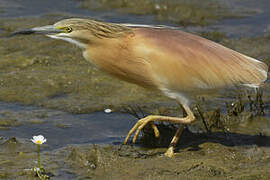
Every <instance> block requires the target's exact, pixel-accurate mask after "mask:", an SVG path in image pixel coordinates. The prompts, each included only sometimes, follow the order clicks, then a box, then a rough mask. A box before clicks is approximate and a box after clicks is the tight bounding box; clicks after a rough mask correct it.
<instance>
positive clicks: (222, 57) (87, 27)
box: [14, 18, 268, 157]
mask: <svg viewBox="0 0 270 180" xmlns="http://www.w3.org/2000/svg"><path fill="white" fill-rule="evenodd" d="M33 33H41V34H46V35H47V36H48V37H51V38H54V39H62V40H65V41H68V42H70V43H73V44H76V45H77V46H79V47H80V48H81V49H82V51H83V57H84V58H85V59H86V60H87V61H89V62H91V63H93V64H94V65H96V66H97V67H98V68H100V69H101V70H103V71H106V72H108V73H109V74H111V75H113V76H116V77H118V78H120V79H122V80H125V81H128V82H131V83H135V84H137V85H140V86H142V87H145V88H149V89H154V90H159V91H161V92H163V93H164V95H165V96H168V97H170V98H172V99H175V100H176V101H178V102H179V103H180V104H181V105H182V106H183V108H184V110H185V111H186V114H187V116H186V117H183V118H179V117H169V116H159V115H149V116H147V117H145V118H143V119H140V120H139V121H138V122H137V123H136V124H135V125H134V126H133V128H132V129H131V130H130V131H129V133H128V135H127V137H126V139H125V141H124V144H126V143H127V142H128V140H129V138H130V137H131V135H132V134H134V136H133V143H135V141H136V139H137V137H138V135H139V133H140V131H141V130H142V129H143V127H145V126H146V125H147V124H150V125H151V126H152V128H153V130H154V132H155V136H156V137H158V136H159V131H158V128H157V126H156V125H155V124H154V121H167V122H173V123H178V124H190V123H192V122H194V120H195V116H194V114H193V113H192V111H191V109H190V107H189V106H190V99H191V97H192V96H193V95H200V94H203V93H205V92H209V91H216V90H218V89H221V88H224V87H233V86H237V85H244V86H251V87H259V86H260V84H262V83H263V82H264V81H265V80H266V79H267V72H268V66H267V65H266V64H264V63H263V62H260V61H258V60H256V59H254V58H251V57H248V56H246V55H243V54H240V53H238V52H236V51H233V50H231V49H229V48H226V47H224V46H222V45H220V44H217V43H215V42H212V41H210V40H207V39H204V38H202V37H199V36H196V35H193V34H190V33H187V32H183V31H180V30H176V29H172V28H167V27H154V26H148V25H132V24H114V23H105V22H99V21H94V20H90V19H79V18H71V19H65V20H61V21H59V22H57V23H55V24H54V25H48V26H43V27H36V28H32V29H29V30H24V31H18V32H16V33H14V34H33ZM182 130H183V126H180V127H179V129H178V130H177V132H176V134H175V136H174V137H173V139H172V140H171V143H170V146H169V148H168V150H167V152H166V153H165V155H167V156H169V157H172V156H173V155H174V148H175V145H176V143H177V142H178V140H179V137H180V135H181V133H182Z"/></svg>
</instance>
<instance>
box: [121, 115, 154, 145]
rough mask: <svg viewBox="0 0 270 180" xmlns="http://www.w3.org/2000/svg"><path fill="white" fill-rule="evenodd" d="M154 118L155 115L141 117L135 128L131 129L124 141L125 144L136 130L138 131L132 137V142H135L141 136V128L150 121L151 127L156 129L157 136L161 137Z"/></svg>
mask: <svg viewBox="0 0 270 180" xmlns="http://www.w3.org/2000/svg"><path fill="white" fill-rule="evenodd" d="M153 120H154V117H153V116H147V117H145V118H143V119H140V120H139V121H138V122H137V123H136V124H135V125H134V126H133V128H132V129H131V130H130V131H129V133H128V135H127V137H126V139H125V141H124V144H126V143H127V142H128V140H129V138H130V136H131V135H132V134H133V133H134V132H135V130H136V133H135V135H134V137H133V139H132V143H135V142H136V140H137V137H138V136H139V134H140V132H141V130H142V129H143V128H144V127H145V126H146V125H147V124H148V123H151V127H152V128H153V130H154V133H155V137H159V131H158V128H157V126H156V125H155V124H154V122H153Z"/></svg>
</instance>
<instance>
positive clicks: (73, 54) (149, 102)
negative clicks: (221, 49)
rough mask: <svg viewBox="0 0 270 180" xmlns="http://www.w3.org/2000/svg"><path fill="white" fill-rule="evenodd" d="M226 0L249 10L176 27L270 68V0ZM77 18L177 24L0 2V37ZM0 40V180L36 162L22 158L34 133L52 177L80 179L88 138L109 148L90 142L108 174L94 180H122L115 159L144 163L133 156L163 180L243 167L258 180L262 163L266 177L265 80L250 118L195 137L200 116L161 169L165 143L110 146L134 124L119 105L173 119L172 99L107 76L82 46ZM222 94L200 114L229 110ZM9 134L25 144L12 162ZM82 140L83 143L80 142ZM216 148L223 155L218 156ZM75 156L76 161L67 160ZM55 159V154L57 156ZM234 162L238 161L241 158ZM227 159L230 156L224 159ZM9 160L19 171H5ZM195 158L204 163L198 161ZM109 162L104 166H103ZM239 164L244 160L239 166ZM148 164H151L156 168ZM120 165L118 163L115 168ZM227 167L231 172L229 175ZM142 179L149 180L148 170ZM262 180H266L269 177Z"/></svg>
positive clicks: (63, 6) (39, 2)
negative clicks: (258, 110) (258, 112)
mask: <svg viewBox="0 0 270 180" xmlns="http://www.w3.org/2000/svg"><path fill="white" fill-rule="evenodd" d="M227 3H228V4H229V5H231V7H233V9H234V10H235V11H241V12H243V14H247V16H245V17H243V18H227V19H223V20H220V21H218V22H217V23H213V24H210V25H208V26H203V27H201V26H187V27H182V26H180V29H183V30H186V31H191V32H194V33H198V34H199V33H201V32H211V31H214V32H221V33H224V34H225V35H224V37H223V36H221V37H220V36H218V37H216V36H215V35H213V37H214V38H217V39H218V41H220V42H221V43H222V44H224V45H226V46H228V47H231V48H233V49H236V50H238V51H240V52H243V53H246V54H248V55H250V56H253V57H256V58H259V59H261V60H264V61H265V62H267V63H268V64H269V62H270V54H269V52H270V49H269V48H270V40H269V37H267V36H269V31H270V26H269V24H270V3H267V0H260V1H256V3H255V1H252V0H245V1H240V0H230V1H228V2H227ZM239 9H240V10H239ZM74 16H76V17H77V16H78V17H91V18H95V19H100V20H104V21H111V22H121V23H138V24H165V25H171V26H177V27H178V26H179V25H178V24H176V23H172V22H170V21H158V20H157V19H156V17H155V15H151V14H149V15H134V14H125V13H120V12H117V11H114V10H112V11H110V10H106V11H105V10H100V11H92V10H89V9H83V8H80V2H79V1H75V0H61V1H55V0H46V1H43V0H23V1H22V0H1V2H0V37H2V36H1V34H4V35H6V34H8V33H10V31H14V30H18V29H23V28H24V27H29V26H30V27H31V26H36V25H44V24H46V23H53V22H55V21H56V20H58V19H62V18H66V17H74ZM210 36H211V34H210ZM211 37H212V36H211ZM214 40H215V39H214ZM0 43H1V47H0V53H1V55H0V74H1V77H0V99H1V101H2V102H0V145H1V146H0V149H1V148H2V147H3V148H2V149H1V150H0V160H1V162H3V164H2V163H0V179H1V178H7V179H10V178H11V177H13V178H15V177H16V178H17V179H20V178H18V177H19V175H18V176H14V175H11V174H12V173H15V174H20V173H22V171H23V169H25V168H31V167H33V166H34V165H35V164H34V163H31V162H32V161H31V162H30V161H29V159H33V157H35V154H34V151H35V147H34V146H33V145H32V144H31V142H30V138H31V137H32V136H33V135H38V134H42V135H44V136H45V137H46V138H47V139H48V141H47V143H46V144H45V145H44V147H43V149H42V150H44V151H45V152H44V153H43V157H44V160H45V162H46V163H47V164H46V163H45V164H46V165H47V168H48V171H50V172H53V173H54V175H55V178H54V179H74V178H84V177H86V175H85V172H86V170H87V172H88V171H91V168H90V170H89V166H86V165H85V166H84V165H82V164H83V163H85V161H86V162H87V163H88V161H91V158H90V160H89V157H88V156H86V157H85V156H84V154H88V153H90V155H91V153H92V152H91V150H89V149H88V148H89V147H90V149H93V147H92V146H88V145H89V144H106V145H108V144H109V145H111V144H113V145H115V146H113V147H110V146H109V148H108V147H106V145H105V147H106V148H107V149H106V148H104V147H103V146H100V147H98V148H97V149H98V151H100V154H101V155H100V154H99V155H98V157H99V158H101V160H100V163H101V165H100V166H99V167H102V168H104V169H106V168H107V169H110V170H111V171H109V172H107V173H102V172H100V171H96V172H95V173H96V174H95V173H93V174H94V175H93V177H94V178H95V179H102V176H100V175H101V174H104V175H105V176H106V177H110V175H113V177H117V174H118V173H119V172H120V173H119V176H120V175H122V176H121V177H117V178H115V179H119V178H124V179H125V177H127V176H126V175H125V174H123V172H122V171H121V169H120V170H119V169H115V167H118V164H117V163H118V162H121V163H127V162H129V161H128V160H130V161H131V162H133V163H134V164H136V163H137V166H136V168H138V169H141V167H142V164H140V163H138V161H136V160H137V158H140V159H144V160H143V165H144V163H145V164H146V165H147V166H148V167H149V169H148V170H147V169H146V170H145V171H144V173H142V174H144V175H145V174H151V172H152V169H155V168H157V169H159V170H160V172H163V173H160V174H158V175H160V177H161V178H160V179H162V178H163V179H168V178H169V179H170V178H173V177H178V178H187V177H189V175H190V174H189V172H195V175H194V176H192V177H193V178H198V177H199V178H201V179H204V178H206V179H207V177H208V175H209V173H210V174H211V177H213V178H217V177H219V178H220V177H222V176H220V174H222V173H224V174H225V175H226V177H230V176H233V175H236V176H235V177H239V178H241V177H244V175H246V172H247V171H250V177H256V178H257V177H260V176H259V175H258V174H260V173H261V172H260V170H259V169H260V168H261V169H263V170H262V172H263V173H261V174H266V173H265V172H266V171H267V169H268V170H269V169H270V167H269V166H268V165H265V166H262V164H267V162H269V157H270V151H269V143H263V141H267V142H268V141H269V136H270V130H269V129H270V118H269V117H270V116H269V115H270V114H269V110H270V108H269V107H270V106H269V102H270V96H269V92H270V91H269V83H267V84H266V86H265V87H264V90H265V91H264V96H263V100H264V102H265V105H266V108H265V116H263V117H257V116H253V115H252V114H254V113H249V112H244V113H242V114H241V115H239V116H237V117H233V118H229V120H228V122H226V123H228V124H229V125H228V126H226V128H229V129H225V130H226V131H227V130H228V131H230V132H231V133H228V132H227V134H225V135H224V134H223V135H220V134H219V133H216V134H215V133H214V134H213V135H210V136H205V135H197V133H198V132H202V130H204V127H203V126H202V124H201V121H200V124H197V125H195V126H194V127H193V126H191V127H189V128H188V129H189V130H190V131H192V132H193V133H194V134H188V135H186V136H184V138H183V141H181V142H182V143H183V144H181V145H180V147H179V149H180V150H179V151H180V153H179V155H178V156H179V157H180V159H181V160H179V159H177V158H176V159H175V160H173V161H170V162H169V163H168V164H170V165H168V167H164V162H166V161H167V159H164V157H160V155H161V154H162V153H163V152H164V151H165V149H164V148H163V149H158V148H157V149H153V150H152V149H151V150H150V152H149V151H145V150H144V149H136V148H138V147H135V150H134V149H132V148H133V147H132V148H131V147H129V146H127V147H125V148H127V149H125V148H124V150H119V149H117V148H118V145H119V144H121V143H122V141H123V139H124V137H125V135H126V134H127V132H128V131H129V129H130V128H131V127H132V125H134V124H135V122H136V121H137V119H136V118H135V117H134V116H132V115H130V114H127V113H120V110H122V109H123V107H128V106H129V105H132V106H136V105H139V106H140V107H141V108H142V109H143V110H144V111H146V112H147V113H149V112H155V113H157V112H156V111H158V113H160V112H161V113H163V114H164V113H165V114H166V113H168V112H169V113H168V114H173V115H179V114H180V113H179V112H178V109H179V108H178V107H177V104H176V103H175V102H173V101H171V100H168V99H167V98H164V97H163V96H161V95H160V94H158V93H154V92H148V91H145V90H144V89H141V88H138V87H136V86H134V85H130V84H127V83H124V82H119V81H118V80H116V79H113V78H111V77H109V76H107V75H106V74H104V73H102V72H100V71H98V70H97V69H95V68H94V67H92V66H91V65H89V64H87V63H86V62H85V61H84V60H83V58H82V56H81V53H80V52H79V49H78V48H76V47H74V46H72V45H69V44H67V43H64V42H59V41H55V40H50V39H48V38H45V37H39V36H38V37H18V38H17V37H16V38H11V39H8V38H2V39H1V42H0ZM33 44H35V46H33ZM223 94H225V96H217V97H215V98H210V99H206V101H205V102H203V103H202V108H203V109H204V110H205V116H206V117H211V113H213V112H208V111H213V110H216V108H221V112H222V114H226V106H225V102H226V103H229V104H230V103H232V101H236V100H237V98H236V95H235V92H226V93H223ZM246 101H247V100H246V99H245V102H246ZM209 102H211V103H209ZM247 104H248V103H247ZM160 107H164V109H162V108H160ZM105 108H111V109H113V111H114V112H112V113H109V114H106V113H104V112H103V110H104V109H105ZM246 109H248V105H246ZM224 116H227V115H224ZM234 121H235V124H234ZM198 128H199V130H198ZM184 135H185V134H184ZM215 135H216V137H215ZM10 137H16V139H17V140H18V141H19V143H22V144H23V147H15V148H14V149H15V151H16V153H17V154H18V153H20V152H24V153H25V155H24V156H23V157H18V159H16V158H17V154H16V155H14V154H12V153H11V154H9V153H7V152H6V151H5V143H4V142H6V141H7V140H8V139H9V138H10ZM218 138H220V139H218ZM257 141H258V142H259V143H257ZM230 143H232V144H233V145H230ZM234 143H235V144H234ZM81 144H83V145H82V146H80V145H81ZM228 144H229V145H228ZM197 146H198V147H197ZM234 146H235V147H234ZM161 147H164V146H161ZM129 148H131V149H129ZM74 149H75V150H74ZM211 149H213V151H212V150H211ZM2 150H3V152H2ZM85 151H86V152H85ZM220 152H222V155H220V157H219V154H220ZM232 152H233V153H235V154H236V155H235V154H232ZM119 153H120V155H119V156H117V157H115V154H119ZM211 153H212V154H211ZM7 154H8V156H6V155H7ZM123 154H124V155H123ZM13 156H14V157H13ZM73 156H74V159H75V160H74V159H72V161H71V160H70V159H68V160H67V159H66V157H69V158H70V157H71V158H73ZM107 156H109V157H110V158H108V159H109V160H108V159H106V158H107ZM54 157H57V158H59V159H57V158H56V159H54ZM91 157H92V155H91ZM123 157H126V159H125V158H123ZM192 157H194V159H192ZM259 157H261V158H259ZM12 158H15V159H12ZM102 158H105V159H102ZM196 158H197V159H198V160H197V159H196ZM211 158H217V159H216V162H213V161H212V160H211ZM218 158H221V159H222V160H220V159H218ZM237 158H239V159H240V160H239V161H238V160H237ZM10 159H12V160H10ZM78 159H79V160H78ZM115 159H117V160H115ZM228 159H231V160H232V162H231V164H230V162H229V161H228ZM84 160H85V161H84ZM219 160H220V161H219ZM16 161H17V162H18V164H17V166H16V167H17V168H18V172H19V173H18V172H17V171H15V170H14V171H11V170H10V167H12V166H14V162H16ZM25 161H27V163H25ZM200 161H201V162H204V163H205V165H202V164H200ZM240 161H241V163H242V164H241V163H240ZM107 162H109V163H108V164H109V166H106V165H108V164H106V163H107ZM160 162H161V163H160ZM162 162H163V164H162ZM222 162H226V163H225V165H226V168H227V169H226V168H224V169H220V168H223V163H222ZM5 163H6V164H5ZM9 163H11V164H9ZM24 163H25V164H24ZM102 163H103V164H102ZM179 163H180V164H181V167H179V166H178V167H179V168H183V169H180V170H179V169H175V170H174V169H173V167H174V166H175V165H179ZM105 164H106V165H105ZM185 164H186V165H189V166H190V167H187V166H185ZM243 164H248V165H250V166H248V165H247V167H246V166H245V167H244V165H243ZM252 164H254V165H257V166H258V169H256V168H254V167H252ZM151 165H152V166H155V165H156V166H158V167H155V168H153V167H152V166H151ZM193 166H194V167H193ZM119 167H122V168H123V166H122V165H119ZM151 167H152V168H151ZM214 167H216V169H215V168H214ZM230 167H240V169H241V171H239V172H241V173H237V172H233V170H234V169H231V170H230ZM102 168H101V169H102ZM127 168H128V167H127ZM130 168H131V169H130V170H127V171H130V172H131V170H132V167H130ZM136 168H135V167H134V168H133V169H136ZM166 168H169V169H166ZM141 170H142V169H141ZM142 171H143V170H142ZM230 171H231V172H233V173H234V174H233V173H231V174H230ZM23 172H24V171H23ZM91 172H92V171H91ZM166 172H169V173H166ZM136 173H137V174H136V175H134V176H132V174H131V175H130V177H133V178H134V179H138V178H141V179H144V178H145V179H147V176H146V175H145V176H142V175H141V174H140V173H141V172H137V171H136ZM156 173H158V172H156ZM183 173H184V174H183ZM185 173H186V174H185ZM196 173H197V174H196ZM215 173H216V174H215ZM24 175H25V174H24ZM156 175H157V174H156ZM158 175H157V176H158ZM171 175H173V176H171ZM196 175H198V176H196ZM24 177H27V178H28V177H29V176H27V175H25V176H23V178H24ZM30 177H31V178H33V177H32V176H30ZM265 177H266V178H265ZM13 178H11V179H13ZM149 178H150V179H151V177H150V176H149ZM152 178H153V177H152ZM263 178H265V179H267V176H266V175H265V176H264V177H263ZM29 179H30V178H29ZM187 179H188V178H187Z"/></svg>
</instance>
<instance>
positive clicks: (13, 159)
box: [0, 130, 270, 180]
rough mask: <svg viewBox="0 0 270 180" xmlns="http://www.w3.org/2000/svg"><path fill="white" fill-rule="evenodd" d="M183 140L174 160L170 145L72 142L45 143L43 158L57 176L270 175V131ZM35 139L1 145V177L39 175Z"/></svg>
mask: <svg viewBox="0 0 270 180" xmlns="http://www.w3.org/2000/svg"><path fill="white" fill-rule="evenodd" d="M181 140H182V145H180V146H179V148H178V151H177V154H176V156H175V158H173V159H170V158H167V157H165V156H164V155H163V152H164V151H165V150H166V149H165V148H155V149H146V148H144V149H142V148H138V147H135V146H130V145H125V146H114V145H76V146H75V145H71V146H68V147H65V148H61V149H57V150H54V151H46V145H44V146H43V148H42V149H43V152H42V153H41V160H42V161H41V162H42V165H43V166H44V168H45V169H46V173H47V174H48V175H49V176H51V179H238V180H240V179H262V180H264V179H265V180H266V179H269V178H270V176H269V173H268V172H269V160H270V148H269V145H270V144H269V136H250V135H245V134H237V133H228V134H222V133H215V134H212V135H205V134H201V135H198V134H197V135H196V134H192V133H190V132H189V131H187V130H186V131H185V132H184V134H183V136H182V138H181ZM29 143H30V142H27V141H26V140H24V139H19V140H16V139H11V140H9V141H6V142H4V143H3V144H1V149H0V153H1V154H2V155H5V156H0V160H1V166H0V170H1V171H0V177H1V179H37V178H36V177H35V175H34V173H33V172H32V171H31V170H30V169H31V168H32V167H33V166H36V162H35V161H34V160H35V158H36V153H35V149H36V147H35V146H34V145H33V144H29ZM44 149H45V150H44ZM7 155H8V156H7ZM164 164H166V165H164ZM11 166H12V167H13V168H10V167H11Z"/></svg>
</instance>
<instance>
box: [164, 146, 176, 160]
mask: <svg viewBox="0 0 270 180" xmlns="http://www.w3.org/2000/svg"><path fill="white" fill-rule="evenodd" d="M164 155H165V156H167V157H170V158H172V157H174V147H173V146H171V147H169V148H168V149H167V151H166V153H165V154H164Z"/></svg>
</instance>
